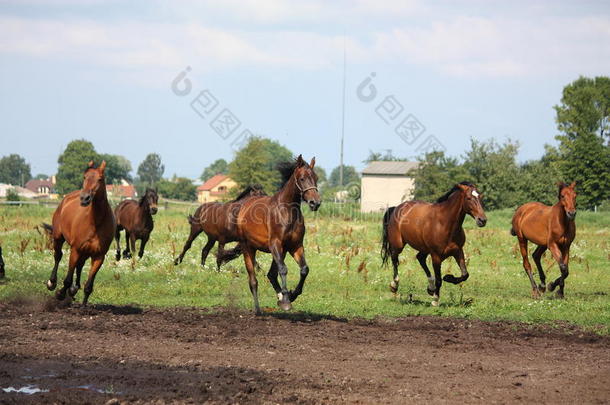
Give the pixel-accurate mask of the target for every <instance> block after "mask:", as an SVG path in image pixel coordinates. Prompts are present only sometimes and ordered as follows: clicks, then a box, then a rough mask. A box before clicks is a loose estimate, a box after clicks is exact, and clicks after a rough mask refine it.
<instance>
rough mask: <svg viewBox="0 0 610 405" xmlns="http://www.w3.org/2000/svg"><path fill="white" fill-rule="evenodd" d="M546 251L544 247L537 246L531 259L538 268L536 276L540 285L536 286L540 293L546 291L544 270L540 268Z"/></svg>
mask: <svg viewBox="0 0 610 405" xmlns="http://www.w3.org/2000/svg"><path fill="white" fill-rule="evenodd" d="M545 251H546V246H538V247H537V248H536V250H535V251H534V253H533V254H532V257H533V258H534V263H536V267H537V268H538V276H539V277H540V284H539V285H538V289H539V290H540V292H545V291H546V275H545V274H544V269H543V268H542V262H541V261H540V259H542V255H543V254H544V252H545Z"/></svg>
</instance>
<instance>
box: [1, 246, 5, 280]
mask: <svg viewBox="0 0 610 405" xmlns="http://www.w3.org/2000/svg"><path fill="white" fill-rule="evenodd" d="M4 276H5V272H4V259H3V258H2V246H0V279H3V278H4Z"/></svg>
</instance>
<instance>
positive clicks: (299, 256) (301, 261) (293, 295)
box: [288, 245, 309, 302]
mask: <svg viewBox="0 0 610 405" xmlns="http://www.w3.org/2000/svg"><path fill="white" fill-rule="evenodd" d="M290 254H291V255H292V257H293V258H294V261H295V262H297V264H298V265H299V268H300V269H301V278H300V279H299V283H298V284H297V286H296V288H295V289H294V291H288V297H289V299H290V302H293V301H294V300H296V299H297V297H298V296H299V295H301V294H302V293H303V286H304V285H305V279H306V278H307V274H309V266H307V261H306V260H305V249H304V248H303V245H301V246H299V247H298V248H297V249H296V250H294V251H293V252H290Z"/></svg>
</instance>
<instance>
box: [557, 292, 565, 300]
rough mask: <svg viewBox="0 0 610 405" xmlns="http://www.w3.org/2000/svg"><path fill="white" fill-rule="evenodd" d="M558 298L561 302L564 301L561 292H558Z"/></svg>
mask: <svg viewBox="0 0 610 405" xmlns="http://www.w3.org/2000/svg"><path fill="white" fill-rule="evenodd" d="M557 298H559V299H560V300H562V299H564V298H565V297H564V295H563V293H562V292H561V291H557Z"/></svg>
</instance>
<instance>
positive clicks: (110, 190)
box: [106, 180, 138, 200]
mask: <svg viewBox="0 0 610 405" xmlns="http://www.w3.org/2000/svg"><path fill="white" fill-rule="evenodd" d="M106 193H107V194H108V197H111V198H120V199H121V200H125V199H131V200H132V199H135V198H136V197H138V192H137V191H136V188H135V187H134V186H133V184H129V183H128V182H127V181H125V180H121V184H106Z"/></svg>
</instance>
